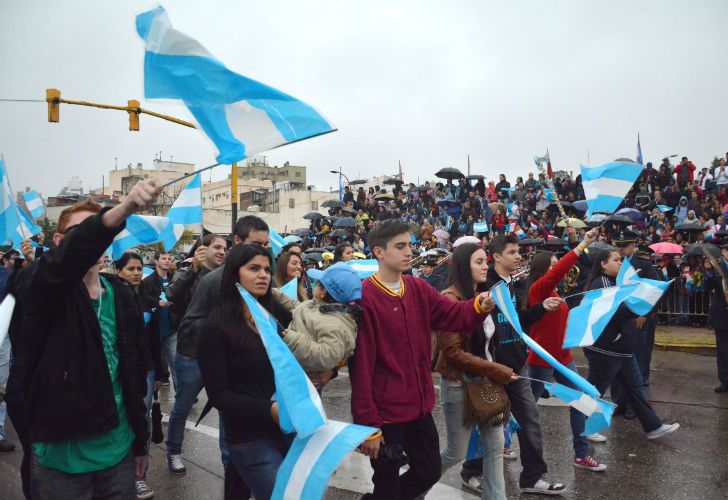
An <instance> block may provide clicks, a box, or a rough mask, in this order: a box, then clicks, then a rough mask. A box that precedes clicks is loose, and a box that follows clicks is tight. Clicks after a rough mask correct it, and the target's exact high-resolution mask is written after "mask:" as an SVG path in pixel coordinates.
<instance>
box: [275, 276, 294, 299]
mask: <svg viewBox="0 0 728 500" xmlns="http://www.w3.org/2000/svg"><path fill="white" fill-rule="evenodd" d="M279 290H280V291H281V292H283V293H285V294H286V295H288V296H289V297H290V298H292V299H293V300H298V278H293V279H292V280H291V281H289V282H288V283H286V284H285V285H283V286H282V287H280V289H279Z"/></svg>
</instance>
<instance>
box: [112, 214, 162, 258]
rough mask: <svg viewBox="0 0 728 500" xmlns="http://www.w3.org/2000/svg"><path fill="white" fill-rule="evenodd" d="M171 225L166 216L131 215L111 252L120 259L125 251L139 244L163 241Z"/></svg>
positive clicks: (115, 240)
mask: <svg viewBox="0 0 728 500" xmlns="http://www.w3.org/2000/svg"><path fill="white" fill-rule="evenodd" d="M169 227H171V224H170V221H169V219H167V218H166V217H156V216H151V215H138V214H134V215H131V216H130V217H129V218H127V219H126V227H125V228H124V230H123V231H122V232H121V233H119V234H118V235H117V236H116V238H114V241H113V242H112V243H111V253H112V256H113V258H114V260H118V259H119V258H120V257H121V256H122V255H123V254H124V252H126V251H127V250H129V249H130V248H134V247H136V246H139V245H149V244H151V243H157V242H160V241H162V236H163V234H166V233H167V232H168V231H169Z"/></svg>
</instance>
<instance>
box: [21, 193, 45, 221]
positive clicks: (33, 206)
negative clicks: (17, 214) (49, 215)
mask: <svg viewBox="0 0 728 500" xmlns="http://www.w3.org/2000/svg"><path fill="white" fill-rule="evenodd" d="M23 200H24V201H25V206H26V207H28V212H30V216H31V217H32V218H34V219H37V218H38V217H43V216H44V215H45V213H46V211H45V207H44V206H43V200H42V199H41V197H40V195H39V194H38V193H36V192H35V191H26V192H25V193H23Z"/></svg>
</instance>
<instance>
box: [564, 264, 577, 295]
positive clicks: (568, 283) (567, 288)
mask: <svg viewBox="0 0 728 500" xmlns="http://www.w3.org/2000/svg"><path fill="white" fill-rule="evenodd" d="M580 274H581V269H579V266H573V267H572V268H571V269H569V272H567V273H566V276H564V293H569V292H571V291H572V290H574V288H576V282H577V281H579V275H580Z"/></svg>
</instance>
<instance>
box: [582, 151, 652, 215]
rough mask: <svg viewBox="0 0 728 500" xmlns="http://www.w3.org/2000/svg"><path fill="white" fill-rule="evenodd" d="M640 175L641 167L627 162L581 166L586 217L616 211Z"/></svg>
mask: <svg viewBox="0 0 728 500" xmlns="http://www.w3.org/2000/svg"><path fill="white" fill-rule="evenodd" d="M641 173H642V166H641V165H639V164H638V163H634V162H627V161H615V162H611V163H605V164H604V165H599V166H598V167H585V166H584V165H582V166H581V178H582V181H583V184H584V195H585V198H586V202H587V210H586V215H587V217H590V216H591V215H592V214H593V213H595V212H603V213H609V214H611V213H613V212H614V211H615V210H617V208H618V207H619V204H620V203H622V201H624V197H625V196H626V195H627V192H628V191H629V190H630V189H631V188H632V184H634V182H635V181H636V180H637V178H638V177H639V176H640V174H641Z"/></svg>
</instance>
